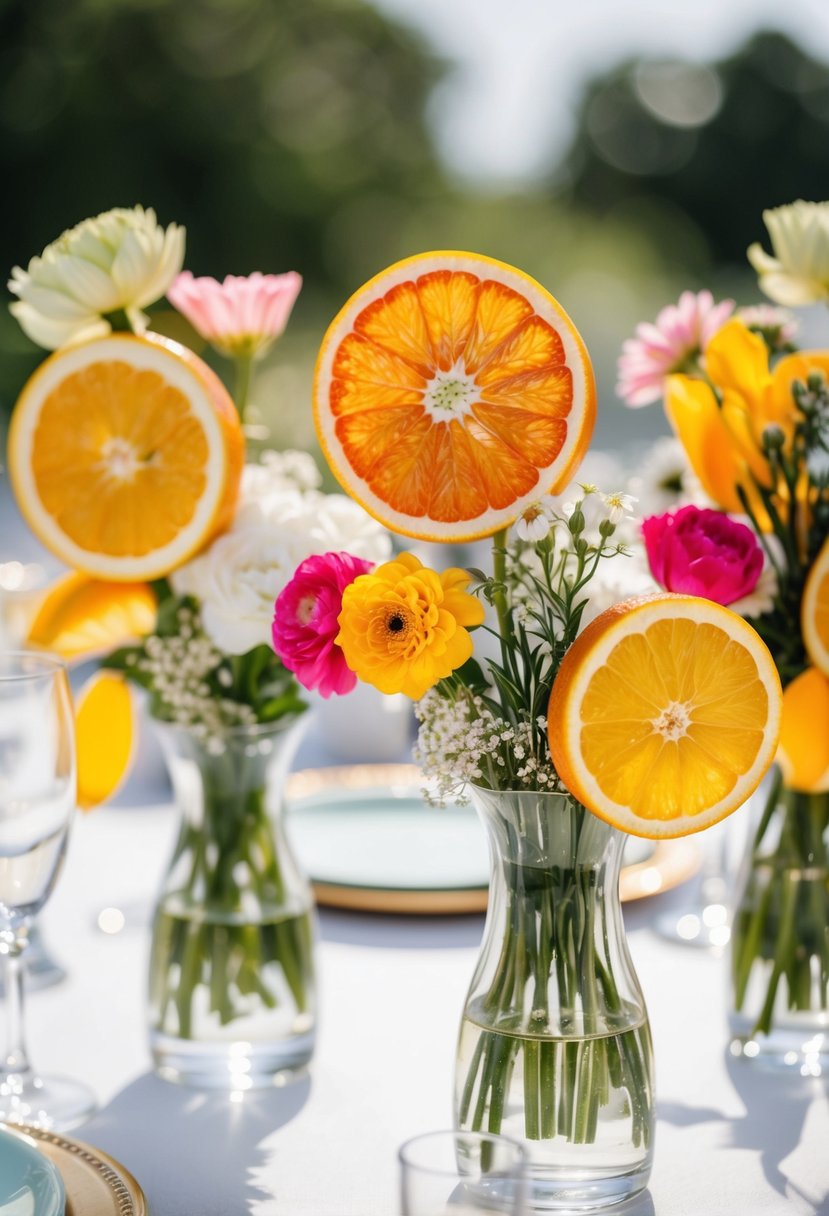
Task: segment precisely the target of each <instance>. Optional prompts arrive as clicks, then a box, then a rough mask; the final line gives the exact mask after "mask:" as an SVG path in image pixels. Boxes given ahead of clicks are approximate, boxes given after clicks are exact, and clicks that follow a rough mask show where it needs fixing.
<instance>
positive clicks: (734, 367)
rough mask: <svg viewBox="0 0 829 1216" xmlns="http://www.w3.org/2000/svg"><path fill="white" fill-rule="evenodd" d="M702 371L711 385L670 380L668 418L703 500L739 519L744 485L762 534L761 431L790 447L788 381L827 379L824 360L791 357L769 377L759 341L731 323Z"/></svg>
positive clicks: (815, 355)
mask: <svg viewBox="0 0 829 1216" xmlns="http://www.w3.org/2000/svg"><path fill="white" fill-rule="evenodd" d="M705 364H706V373H707V375H708V379H709V380H710V382H711V383H710V384H709V383H708V382H707V381H705V380H697V379H694V378H692V377H691V376H671V377H669V379H668V382H667V390H666V394H665V409H666V412H667V414H668V417H669V419H670V421H671V423H672V425H673V428H674V430H675V431H676V433H677V436H678V437H679V439H680V441H681V442H682V446H683V447H684V448H685V451H686V453H687V455H688V460H689V462H690V464H691V467H692V469H693V470H694V472H695V473H696V475H697V477H698V478H699V480H700V482H701V484H702V487H703V489H704V490H705V492H706V494H708V496H709V497H710V498H711V499H713V501H714V502H716V503H717V504H718V505H719V506H721V507H722V508H724V510H726V511H734V512H737V513H740V512H742V510H743V506H742V503H741V502H740V497H739V495H738V493H737V487H738V486H742V488H743V489H744V490H745V492H746V494H747V495H748V499H749V501H750V502H751V504H752V506H753V508H754V510H755V511H756V513H757V518H758V520H759V522H760V523H761V524H762V526H764V527H768V526H769V521H768V519H767V517H766V513H765V511H764V510H763V508H762V505H761V503H760V499H759V495H758V494H757V490H756V487H755V484H754V482H755V481H757V482H759V484H760V485H765V486H768V485H769V484H770V480H769V469H768V465H767V463H766V461H765V459H764V457H763V431H764V430H765V428H766V427H768V426H776V427H779V428H780V430H781V431H782V432H783V436H784V442H789V441H790V440H791V437H792V432H793V429H794V424H795V419H796V417H797V412H796V409H795V405H794V399H793V397H792V381H794V380H801V381H805V380H806V378H807V376H808V375H809V372H811V371H822V372H823V373H824V374H826V375H829V353H827V352H824V351H807V352H803V353H802V354H799V355H789V356H787V357H786V358H785V359H781V360H780V362H779V363H778V364H777V366H776V367H775V368H774V370H773V371H769V361H768V352H767V350H766V345H765V343H764V342H763V340H762V338H759V337H757V336H756V335H755V334H752V333H751V332H750V331H749V330H748V329H747V328H746V326H745V325H743V323H742V322H741V321H738V320H733V321H729V322H728V323H727V324H726V325H724V326H723V328H722V329H721V330H720V331H719V332H718V333H717V334H715V335H714V337H713V338H712V339H711V341H710V343H709V344H708V348H707V350H706V352H705ZM711 385H713V386H714V387H715V388H716V390H717V392H718V393H719V395H720V400H719V401H718V400H717V396H716V395H715V393H714V389H713V388H712V387H711ZM783 507H784V504H781V509H783Z"/></svg>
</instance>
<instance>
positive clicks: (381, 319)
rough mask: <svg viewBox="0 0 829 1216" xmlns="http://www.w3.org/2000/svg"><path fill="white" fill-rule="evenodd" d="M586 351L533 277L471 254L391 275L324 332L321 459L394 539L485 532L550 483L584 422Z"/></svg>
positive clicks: (437, 257)
mask: <svg viewBox="0 0 829 1216" xmlns="http://www.w3.org/2000/svg"><path fill="white" fill-rule="evenodd" d="M595 410H596V403H595V389H594V384H593V373H592V369H591V366H590V360H589V358H588V355H587V350H586V348H585V345H584V343H583V341H582V339H581V337H580V336H579V333H578V331H577V330H576V328H575V326H574V325H573V322H572V321H571V320H570V318H569V317H568V316H567V314H566V313H565V312H564V310H563V308H562V307H561V305H560V304H558V303H557V301H556V300H554V299H553V297H552V296H551V295H550V294H549V292H547V291H545V289H544V288H543V287H542V286H541V285H540V284H539V283H537V282H536V281H535V280H534V279H531V278H530V277H529V275H526V274H524V273H523V272H522V271H520V270H516V269H515V268H514V267H512V266H507V265H506V264H505V263H503V262H496V261H494V260H493V259H492V258H486V257H482V256H481V255H480V254H474V253H457V252H450V253H447V252H438V253H424V254H420V255H419V256H417V257H413V258H408V259H406V260H405V261H403V262H398V263H396V264H395V265H394V266H390V267H389V268H388V269H387V270H384V271H383V272H382V273H381V274H379V275H377V276H376V277H375V278H373V279H371V280H370V281H369V282H368V283H366V284H365V285H364V286H363V287H361V288H360V290H359V291H358V292H356V294H355V295H353V296H352V297H351V299H350V300H349V301H348V303H347V304H346V305H345V307H344V308H343V309H342V311H341V312H340V313H339V314H338V316H337V317H336V318H335V319H334V321H333V322H332V324H331V326H330V327H329V329H328V332H327V334H326V335H325V338H324V340H323V344H322V347H321V349H320V353H319V358H318V360H317V368H316V375H315V380H314V415H315V421H316V425H317V432H318V435H319V439H320V443H321V445H322V448H323V451H324V452H325V455H326V457H327V459H328V462H329V464H330V466H331V468H332V470H333V472H334V474H335V476H336V477H337V478H338V480H339V481H340V483H341V484H342V485H343V487H344V488H345V489H346V490H347V491H348V493H349V494H350V495H351V496H352V497H353V498H355V499H357V501H358V502H360V503H362V505H363V506H364V507H365V508H366V510H367V511H369V512H370V513H371V514H372V515H373V516H374V517H375V518H376V519H379V520H380V522H381V523H383V524H385V525H386V526H387V527H389V528H391V529H392V530H393V531H395V532H398V533H402V534H403V535H404V536H414V537H418V538H420V539H423V540H442V541H461V540H472V539H474V538H476V537H480V536H490V535H491V534H492V533H493V532H496V531H497V530H498V529H499V528H502V527H504V526H505V525H507V524H509V523H511V522H512V520H514V519H515V518H516V516H517V515H518V514H519V512H520V511H521V510H522V508H523V507H524V506H526V505H527V504H528V503H530V502H532V501H533V500H534V499H535V498H538V497H539V496H540V495H542V494H546V493H550V492H551V491H552V492H554V491H556V490H558V489H561V488H562V487H563V486H564V485H565V484H566V483H567V482H568V481H569V480H570V478H571V475H572V473H573V472H574V470H575V468H576V466H577V465H578V464H579V462H580V461H581V459H582V457H583V456H584V453H585V452H586V450H587V446H588V444H589V442H590V436H591V434H592V430H593V423H594V421H595Z"/></svg>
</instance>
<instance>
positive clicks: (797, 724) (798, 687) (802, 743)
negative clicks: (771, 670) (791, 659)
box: [777, 667, 829, 793]
mask: <svg viewBox="0 0 829 1216" xmlns="http://www.w3.org/2000/svg"><path fill="white" fill-rule="evenodd" d="M777 763H778V764H779V765H780V768H781V770H782V772H783V780H784V781H785V782H786V785H787V786H789V787H790V788H791V789H794V790H804V791H806V792H807V793H821V792H823V791H824V790H829V679H827V678H826V676H825V675H824V674H823V672H822V671H818V669H817V668H816V667H808V668H807V669H806V671H803V672H801V673H800V675H799V676H797V677H796V678H795V679H794V680H792V682H791V684H787V685H786V688H785V690H784V692H783V720H782V724H781V727H780V746H779V747H778V749H777Z"/></svg>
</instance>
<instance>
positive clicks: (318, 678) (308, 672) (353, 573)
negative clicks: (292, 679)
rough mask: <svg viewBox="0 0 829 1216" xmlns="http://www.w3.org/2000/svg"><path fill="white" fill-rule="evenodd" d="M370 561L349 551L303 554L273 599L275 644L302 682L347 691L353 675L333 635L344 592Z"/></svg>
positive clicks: (324, 692) (328, 692)
mask: <svg viewBox="0 0 829 1216" xmlns="http://www.w3.org/2000/svg"><path fill="white" fill-rule="evenodd" d="M373 568H374V564H373V562H367V561H365V560H364V559H363V558H362V557H352V555H351V554H350V553H325V554H323V555H322V556H319V555H317V556H314V557H307V558H306V559H305V561H304V562H302V563H301V564H300V565H299V566H298V567H297V569H296V572H295V574H294V577H293V578H292V579H291V581H290V582H289V583H288V585H287V586H286V587H285V588H284V589H283V590H282V591H281V592H280V593H279V595H278V596H277V599H276V605H275V615H274V621H273V648H274V650H275V651H276V653H277V654H278V655H279V657H280V659H281V660H282V662H283V663H284V664H285V666H286V667H287V668H288V670H289V671H292V672H293V673H294V675H295V676H296V678H297V679H298V680H299V682H300V684H302V685H303V687H304V688H309V689H314V688H316V689H318V690H319V692H320V693H321V694H322V696H324V697H330V696H331V694H332V692H335V693H337V694H339V695H342V694H343V693H346V692H351V690H352V688H354V686H355V684H356V683H357V677H356V675H355V674H354V672H353V671H352V670H351V669H350V668H349V667H348V665H347V664H346V661H345V656H344V655H343V652H342V650H341V649H340V647H339V646H336V645H335V644H334V639H335V638H336V636H337V634H338V633H339V632H340V626H339V624H338V623H337V617H338V616H339V615H340V611H341V609H342V602H343V592H344V591H345V589H346V587H347V586H348V585H349V584H350V583H353V582H354V580H355V578H357V576H358V575H359V574H368V572H369V571H370V570H373Z"/></svg>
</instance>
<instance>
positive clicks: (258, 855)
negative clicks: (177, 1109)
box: [149, 719, 315, 1091]
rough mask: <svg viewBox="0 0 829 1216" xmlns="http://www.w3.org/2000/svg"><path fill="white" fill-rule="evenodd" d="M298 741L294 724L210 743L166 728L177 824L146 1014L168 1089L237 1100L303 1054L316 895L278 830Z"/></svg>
mask: <svg viewBox="0 0 829 1216" xmlns="http://www.w3.org/2000/svg"><path fill="white" fill-rule="evenodd" d="M300 735H301V723H297V721H296V719H294V720H293V722H290V723H288V724H287V725H285V724H284V723H275V724H269V725H255V726H240V727H233V728H229V729H227V730H226V731H224V732H223V733H222V734H221V735H220V736H217V735H215V734H213V735H211V736H210V737H209V738H207V739H205V738H200V737H198V736H197V735H196V734H194V733H193V731H192V730H189V729H186V728H183V727H177V726H169V725H163V726H162V727H161V730H160V736H161V741H162V747H163V750H164V753H165V757H166V760H167V764H168V767H169V770H170V777H171V780H172V783H173V790H174V793H175V797H176V802H177V804H178V809H179V813H180V815H181V826H180V830H179V835H178V840H177V842H176V846H175V850H174V852H173V857H172V860H171V862H170V866H169V869H168V871H167V875H166V878H165V880H164V883H163V886H162V890H161V894H160V896H159V899H158V902H157V904H156V908H155V913H154V917H153V928H152V948H151V955H150V981H149V1007H150V1043H151V1048H152V1053H153V1058H154V1061H155V1064H156V1068H157V1070H158V1072H159V1073H160V1075H161V1076H163V1077H166V1078H168V1079H170V1080H176V1081H182V1082H186V1083H189V1084H193V1085H198V1086H202V1087H219V1088H226V1089H231V1090H236V1091H242V1090H246V1089H251V1088H254V1087H258V1086H263V1085H271V1084H281V1083H283V1082H284V1081H285V1080H287V1079H289V1078H290V1077H291V1076H292V1075H295V1074H299V1073H301V1072H302V1071H303V1070H304V1068H305V1066H306V1065H307V1063H308V1061H309V1059H310V1057H311V1053H312V1051H313V1047H314V1032H315V985H314V957H313V952H314V932H315V926H314V909H313V897H312V894H311V888H310V886H309V884H308V882H307V881H306V879H305V878H304V877H303V875H302V874H301V873H300V870H299V868H298V867H297V864H296V862H295V860H294V858H293V855H292V853H291V850H290V847H289V845H288V841H287V839H286V836H285V832H284V829H283V824H282V791H283V786H284V782H285V777H286V775H287V772H288V769H289V767H290V764H291V760H292V758H293V755H294V751H295V750H296V746H297V744H298V742H299V738H300Z"/></svg>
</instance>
